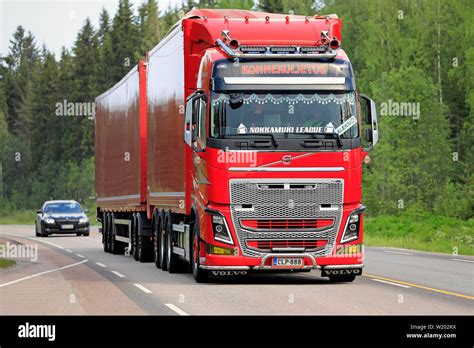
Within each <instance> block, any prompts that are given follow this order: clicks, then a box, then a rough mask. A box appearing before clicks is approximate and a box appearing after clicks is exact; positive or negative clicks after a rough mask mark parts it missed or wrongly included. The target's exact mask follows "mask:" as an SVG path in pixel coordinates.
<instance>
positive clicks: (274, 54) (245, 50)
mask: <svg viewBox="0 0 474 348" xmlns="http://www.w3.org/2000/svg"><path fill="white" fill-rule="evenodd" d="M227 34H228V33H227ZM232 41H233V40H232ZM236 41H237V40H236ZM237 42H238V41H237ZM216 45H217V46H219V47H220V48H221V49H222V50H223V51H224V52H225V53H226V54H227V55H228V56H229V57H231V58H238V59H239V58H262V59H277V58H295V59H309V60H311V59H312V60H320V59H333V58H335V57H336V55H337V51H335V50H331V51H329V52H328V51H327V49H328V46H325V45H323V46H309V47H313V48H314V49H308V47H298V46H272V47H265V46H255V48H252V47H253V46H242V47H241V49H240V50H239V49H234V48H233V47H229V46H228V45H226V44H225V43H224V42H223V41H222V40H221V39H217V40H216ZM323 49H324V50H323Z"/></svg>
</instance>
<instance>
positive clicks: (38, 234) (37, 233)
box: [35, 224, 41, 237]
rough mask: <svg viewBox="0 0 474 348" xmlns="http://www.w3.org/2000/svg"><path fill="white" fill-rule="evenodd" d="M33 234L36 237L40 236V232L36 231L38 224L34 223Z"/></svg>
mask: <svg viewBox="0 0 474 348" xmlns="http://www.w3.org/2000/svg"><path fill="white" fill-rule="evenodd" d="M35 235H36V237H39V236H41V234H40V233H39V232H38V225H37V224H35Z"/></svg>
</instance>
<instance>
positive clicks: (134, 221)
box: [130, 214, 138, 261]
mask: <svg viewBox="0 0 474 348" xmlns="http://www.w3.org/2000/svg"><path fill="white" fill-rule="evenodd" d="M137 221H138V218H137V215H136V214H133V216H132V232H131V237H130V238H131V243H130V244H131V245H132V251H131V252H130V253H131V254H132V255H133V259H134V260H135V261H138V236H137V234H138V229H137Z"/></svg>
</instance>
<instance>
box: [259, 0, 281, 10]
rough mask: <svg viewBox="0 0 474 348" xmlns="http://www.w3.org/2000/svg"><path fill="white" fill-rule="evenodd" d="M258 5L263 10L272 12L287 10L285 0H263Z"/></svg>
mask: <svg viewBox="0 0 474 348" xmlns="http://www.w3.org/2000/svg"><path fill="white" fill-rule="evenodd" d="M258 7H259V9H260V10H261V11H264V12H270V13H283V12H284V11H285V7H284V4H283V0H261V1H259V3H258Z"/></svg>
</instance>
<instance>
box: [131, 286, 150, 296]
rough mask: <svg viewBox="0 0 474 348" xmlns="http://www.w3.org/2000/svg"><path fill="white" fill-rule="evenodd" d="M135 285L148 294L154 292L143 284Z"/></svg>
mask: <svg viewBox="0 0 474 348" xmlns="http://www.w3.org/2000/svg"><path fill="white" fill-rule="evenodd" d="M133 285H135V286H136V287H137V288H139V289H140V290H141V291H143V292H144V293H146V294H151V292H152V291H151V290H150V289H147V288H145V287H144V286H143V285H141V284H133Z"/></svg>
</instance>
